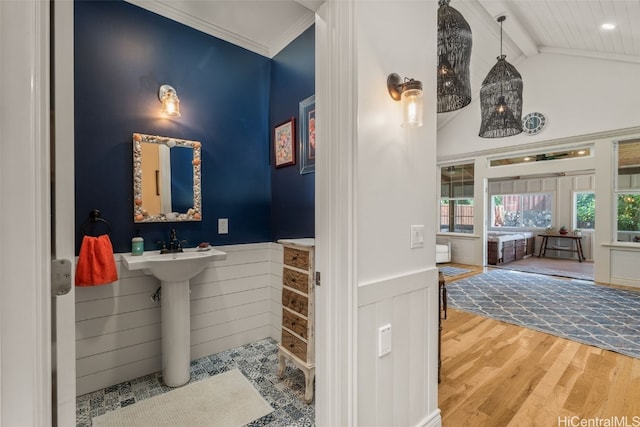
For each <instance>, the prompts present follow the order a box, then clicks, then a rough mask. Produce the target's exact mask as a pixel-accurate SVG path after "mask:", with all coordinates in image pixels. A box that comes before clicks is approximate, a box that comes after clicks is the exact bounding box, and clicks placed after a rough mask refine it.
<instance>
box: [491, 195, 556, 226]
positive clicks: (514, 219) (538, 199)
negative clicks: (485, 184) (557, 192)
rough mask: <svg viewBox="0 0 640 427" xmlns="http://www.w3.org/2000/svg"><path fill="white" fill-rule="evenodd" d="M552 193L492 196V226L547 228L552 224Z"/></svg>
mask: <svg viewBox="0 0 640 427" xmlns="http://www.w3.org/2000/svg"><path fill="white" fill-rule="evenodd" d="M551 200H552V197H551V194H550V193H536V194H501V195H494V196H491V226H492V227H525V228H545V227H547V226H549V225H551V218H552V210H551Z"/></svg>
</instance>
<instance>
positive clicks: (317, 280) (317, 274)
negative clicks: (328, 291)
mask: <svg viewBox="0 0 640 427" xmlns="http://www.w3.org/2000/svg"><path fill="white" fill-rule="evenodd" d="M316 286H320V272H319V271H316Z"/></svg>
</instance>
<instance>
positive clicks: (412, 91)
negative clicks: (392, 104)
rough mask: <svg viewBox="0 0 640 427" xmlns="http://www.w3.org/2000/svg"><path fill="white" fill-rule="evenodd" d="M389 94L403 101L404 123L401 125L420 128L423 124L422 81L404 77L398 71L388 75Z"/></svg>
mask: <svg viewBox="0 0 640 427" xmlns="http://www.w3.org/2000/svg"><path fill="white" fill-rule="evenodd" d="M387 89H388V90H389V95H390V96H391V98H393V99H395V100H396V101H401V103H402V123H401V124H400V126H402V127H403V128H404V127H414V128H418V127H420V126H422V123H423V122H422V114H423V109H424V107H423V103H422V82H420V81H418V80H414V79H407V78H405V79H404V82H403V81H402V79H401V78H400V76H399V75H398V74H396V73H392V74H389V76H388V77H387Z"/></svg>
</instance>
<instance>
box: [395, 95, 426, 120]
mask: <svg viewBox="0 0 640 427" xmlns="http://www.w3.org/2000/svg"><path fill="white" fill-rule="evenodd" d="M400 101H401V102H402V125H401V126H402V127H403V128H404V127H412V128H418V127H420V126H422V113H423V111H422V110H423V106H422V89H408V90H405V91H404V92H402V96H401V98H400Z"/></svg>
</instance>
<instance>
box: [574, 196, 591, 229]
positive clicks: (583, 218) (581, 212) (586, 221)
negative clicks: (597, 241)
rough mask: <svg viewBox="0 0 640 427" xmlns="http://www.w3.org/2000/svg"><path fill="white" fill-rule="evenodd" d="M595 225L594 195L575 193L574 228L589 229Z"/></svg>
mask: <svg viewBox="0 0 640 427" xmlns="http://www.w3.org/2000/svg"><path fill="white" fill-rule="evenodd" d="M595 226H596V195H595V194H594V193H578V194H576V228H581V229H587V230H591V229H594V228H595Z"/></svg>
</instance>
